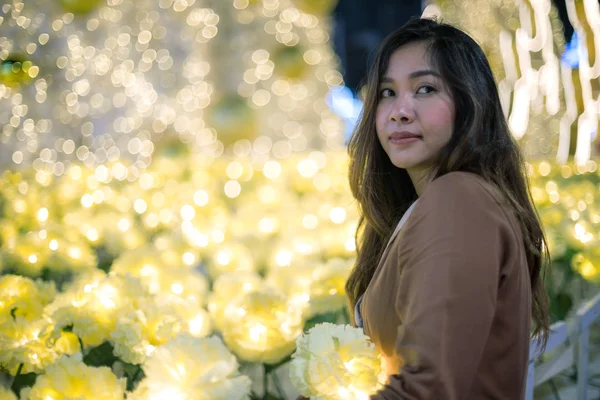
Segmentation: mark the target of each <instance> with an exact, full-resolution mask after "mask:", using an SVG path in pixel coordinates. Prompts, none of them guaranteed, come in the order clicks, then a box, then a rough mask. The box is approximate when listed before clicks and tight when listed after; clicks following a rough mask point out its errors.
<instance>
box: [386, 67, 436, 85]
mask: <svg viewBox="0 0 600 400" xmlns="http://www.w3.org/2000/svg"><path fill="white" fill-rule="evenodd" d="M427 75H431V76H435V77H436V78H441V77H442V76H441V75H440V73H439V72H437V71H434V70H432V69H420V70H418V71H413V72H411V73H410V74H409V75H408V77H409V79H416V78H420V77H422V76H427ZM392 82H394V80H393V79H392V78H391V77H389V76H387V75H386V76H384V77H383V78H381V83H392Z"/></svg>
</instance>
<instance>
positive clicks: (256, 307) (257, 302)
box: [223, 289, 304, 364]
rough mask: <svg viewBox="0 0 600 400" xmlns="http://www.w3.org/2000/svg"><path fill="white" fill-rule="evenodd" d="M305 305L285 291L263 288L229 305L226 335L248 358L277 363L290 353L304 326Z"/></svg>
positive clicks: (224, 335)
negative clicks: (286, 294)
mask: <svg viewBox="0 0 600 400" xmlns="http://www.w3.org/2000/svg"><path fill="white" fill-rule="evenodd" d="M302 314H303V309H302V307H301V306H298V305H295V304H293V303H291V302H290V301H288V299H287V298H286V297H284V296H283V295H281V294H279V293H276V292H273V291H270V290H268V289H263V290H262V291H252V292H249V293H247V294H246V295H244V296H240V297H237V298H236V299H235V300H233V301H232V302H231V303H230V304H229V305H228V306H227V312H226V317H225V320H226V321H225V326H224V328H223V337H224V339H225V343H226V344H227V346H228V347H229V348H230V349H232V350H233V352H234V353H236V354H237V355H238V356H239V357H241V358H242V359H244V360H246V361H251V362H261V363H267V364H275V363H277V362H279V361H281V360H282V359H283V358H284V357H286V356H287V355H289V354H290V353H291V352H292V351H293V350H294V347H295V341H296V338H297V337H298V335H299V334H300V333H301V332H302V328H303V326H304V319H303V316H302Z"/></svg>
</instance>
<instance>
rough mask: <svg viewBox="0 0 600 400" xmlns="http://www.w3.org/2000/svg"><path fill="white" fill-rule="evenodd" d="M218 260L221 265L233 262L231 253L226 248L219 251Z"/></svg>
mask: <svg viewBox="0 0 600 400" xmlns="http://www.w3.org/2000/svg"><path fill="white" fill-rule="evenodd" d="M217 262H218V263H219V264H220V265H228V264H229V263H230V262H231V254H229V252H228V251H225V250H222V251H219V252H218V253H217Z"/></svg>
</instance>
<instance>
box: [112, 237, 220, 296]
mask: <svg viewBox="0 0 600 400" xmlns="http://www.w3.org/2000/svg"><path fill="white" fill-rule="evenodd" d="M189 255H190V256H191V257H192V258H194V256H193V254H192V253H189ZM165 258H166V256H165V255H163V254H162V253H161V252H159V251H158V250H157V249H156V248H154V247H153V246H146V247H144V248H142V249H137V250H132V251H129V252H127V253H124V254H123V255H121V256H120V257H119V258H118V259H116V260H115V262H114V263H113V265H112V266H111V271H112V272H114V273H116V274H126V273H129V274H131V275H132V276H135V277H137V278H139V279H140V280H141V281H142V283H143V284H144V286H146V287H147V288H148V290H149V292H150V293H152V294H156V293H161V292H170V293H173V294H175V295H177V296H180V297H184V298H187V299H190V300H197V301H200V302H201V303H204V302H205V301H206V296H207V294H208V282H207V280H206V278H205V277H204V275H202V274H201V273H199V272H197V271H194V270H193V269H192V268H191V267H189V266H185V265H183V261H182V260H181V259H180V260H179V261H180V263H181V264H179V265H174V264H173V260H170V261H169V262H167V261H166V260H165ZM169 258H173V257H169ZM181 258H183V257H181Z"/></svg>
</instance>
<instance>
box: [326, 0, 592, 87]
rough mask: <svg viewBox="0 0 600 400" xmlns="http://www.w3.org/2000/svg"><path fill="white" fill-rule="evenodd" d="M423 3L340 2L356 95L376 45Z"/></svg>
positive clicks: (345, 56)
mask: <svg viewBox="0 0 600 400" xmlns="http://www.w3.org/2000/svg"><path fill="white" fill-rule="evenodd" d="M599 1H600V0H599ZM553 4H554V6H556V8H557V10H558V13H559V15H560V19H561V21H562V23H563V25H564V27H565V40H566V41H567V42H569V41H570V40H571V36H572V35H573V27H572V26H571V23H570V22H569V19H568V16H567V9H566V5H565V0H556V1H553ZM422 9H423V5H422V1H421V0H339V2H338V4H337V6H336V8H335V10H334V12H333V43H334V48H335V50H336V52H337V54H338V56H339V57H340V60H341V63H342V65H341V68H342V73H343V75H344V81H345V82H346V86H348V87H349V88H350V89H351V90H352V91H353V92H354V93H356V90H357V88H358V87H359V86H360V82H361V81H362V79H363V78H364V76H365V75H366V72H367V68H368V66H369V65H370V62H371V60H372V58H373V57H374V56H375V52H376V49H377V45H378V44H379V43H380V42H381V41H382V40H383V38H385V37H386V36H387V35H388V34H389V33H391V32H392V31H394V30H395V29H397V28H399V27H401V26H402V25H404V23H405V22H407V21H408V20H409V19H410V18H411V17H416V16H419V15H421V12H422Z"/></svg>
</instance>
